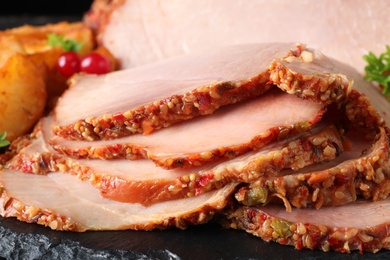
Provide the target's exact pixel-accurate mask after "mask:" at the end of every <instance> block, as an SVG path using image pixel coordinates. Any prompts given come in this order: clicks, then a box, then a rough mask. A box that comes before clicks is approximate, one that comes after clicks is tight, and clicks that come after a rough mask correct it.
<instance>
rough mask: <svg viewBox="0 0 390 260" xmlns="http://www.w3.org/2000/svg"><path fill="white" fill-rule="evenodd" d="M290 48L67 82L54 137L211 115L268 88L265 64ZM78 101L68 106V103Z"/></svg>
mask: <svg viewBox="0 0 390 260" xmlns="http://www.w3.org/2000/svg"><path fill="white" fill-rule="evenodd" d="M292 48H295V44H291V43H272V44H248V45H246V46H242V47H239V48H237V47H231V46H229V47H225V48H220V49H218V50H214V51H213V52H207V53H199V54H193V55H188V56H185V57H181V58H177V59H172V60H169V61H164V62H160V63H157V64H152V65H148V66H143V67H139V68H135V69H130V70H121V71H116V72H113V73H109V74H106V75H100V76H91V75H83V76H78V77H76V78H73V80H72V82H71V84H70V85H71V86H70V88H69V90H68V91H66V92H65V93H64V95H62V97H61V98H60V99H59V101H58V104H57V105H56V107H55V113H56V114H55V117H56V124H55V125H54V130H55V132H56V133H57V134H58V135H60V136H63V137H66V138H71V139H79V140H89V141H90V140H97V139H113V138H118V137H123V136H128V135H131V134H133V133H144V134H148V133H150V132H152V131H153V130H155V129H159V128H161V127H167V126H169V125H171V124H173V123H176V122H179V121H183V120H186V119H191V118H193V117H196V116H198V115H206V114H211V113H213V112H214V111H215V110H217V109H218V108H219V107H221V106H223V105H227V104H234V103H236V102H239V101H241V100H246V99H250V98H253V97H256V96H258V95H260V94H262V93H263V92H264V91H266V90H267V89H268V88H269V84H268V79H269V77H268V65H269V63H270V62H271V61H272V60H273V59H274V58H276V57H279V56H284V55H286V54H287V53H288V51H289V50H290V49H292ZM80 99H81V100H84V102H74V100H80Z"/></svg>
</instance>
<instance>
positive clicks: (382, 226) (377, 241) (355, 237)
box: [219, 199, 390, 253]
mask: <svg viewBox="0 0 390 260" xmlns="http://www.w3.org/2000/svg"><path fill="white" fill-rule="evenodd" d="M389 215H390V199H386V200H381V201H377V202H369V201H366V200H359V201H357V202H355V203H350V204H347V205H344V206H340V207H326V208H322V209H321V210H316V209H312V208H305V209H294V210H293V211H292V212H286V211H285V209H284V207H283V206H280V205H268V206H267V207H259V206H257V207H248V206H242V207H238V208H232V209H229V210H227V211H226V212H224V215H223V217H222V218H220V220H219V221H220V223H222V225H224V226H225V227H227V228H234V229H242V230H245V231H246V232H248V233H250V234H252V235H255V236H258V237H261V238H262V239H263V240H265V241H275V242H277V243H280V244H282V245H291V246H294V247H295V248H296V249H304V248H306V249H319V250H323V251H330V250H335V251H338V252H342V253H350V252H352V251H354V250H358V251H360V252H361V253H362V252H373V253H377V252H378V251H380V250H382V249H386V250H389V249H390V247H389V242H388V241H389V232H388V230H389V227H390V226H389V225H390V224H389V223H390V220H389Z"/></svg>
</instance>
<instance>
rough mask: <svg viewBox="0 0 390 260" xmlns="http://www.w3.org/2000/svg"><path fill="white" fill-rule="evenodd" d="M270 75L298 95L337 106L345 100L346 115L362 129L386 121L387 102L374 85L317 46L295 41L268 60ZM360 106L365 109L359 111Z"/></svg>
mask: <svg viewBox="0 0 390 260" xmlns="http://www.w3.org/2000/svg"><path fill="white" fill-rule="evenodd" d="M270 79H271V81H272V82H273V83H274V84H276V85H278V87H279V88H280V89H283V90H284V91H286V92H287V93H290V94H295V95H297V96H299V97H301V98H305V99H309V100H313V101H315V102H324V103H327V104H329V103H332V102H335V103H337V104H338V105H339V106H341V104H345V107H346V108H345V109H346V112H345V113H346V114H347V116H348V119H349V120H350V121H352V122H353V123H354V124H355V125H356V126H358V127H362V126H363V128H365V129H366V130H370V129H371V130H373V129H375V128H377V127H378V126H384V124H385V123H384V121H386V122H387V123H388V124H389V122H390V114H389V113H387V110H388V109H387V107H388V102H387V101H386V99H385V98H383V96H382V95H381V94H380V93H379V91H378V89H376V88H375V87H374V86H372V84H371V83H369V82H367V81H366V80H365V79H364V78H363V77H362V75H360V74H359V73H358V72H357V70H356V69H354V68H353V67H351V66H349V65H347V64H345V63H342V62H340V61H337V60H335V59H332V58H329V57H328V56H326V55H324V54H323V53H321V52H319V51H318V50H315V49H310V48H305V47H301V48H299V45H298V48H296V49H294V50H293V51H291V52H289V54H288V55H286V56H285V57H282V58H278V59H275V60H274V61H273V62H272V64H271V65H270ZM368 97H369V98H370V99H371V100H369V99H368ZM362 110H366V111H367V112H365V113H362V112H361V111H362ZM384 119H385V120H384ZM388 126H389V125H388ZM367 128H368V129H367Z"/></svg>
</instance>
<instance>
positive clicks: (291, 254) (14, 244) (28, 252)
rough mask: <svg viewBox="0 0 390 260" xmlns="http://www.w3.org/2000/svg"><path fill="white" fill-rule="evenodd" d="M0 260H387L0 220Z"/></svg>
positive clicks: (216, 229) (33, 19)
mask: <svg viewBox="0 0 390 260" xmlns="http://www.w3.org/2000/svg"><path fill="white" fill-rule="evenodd" d="M79 19H80V16H29V15H22V16H0V30H3V29H6V28H11V27H15V26H19V25H23V24H31V25H43V24H45V23H48V22H57V21H64V20H67V21H78V20H79ZM0 257H2V258H5V259H12V260H14V259H58V260H62V259H83V260H89V259H91V260H92V259H93V260H95V259H110V260H116V259H162V260H164V259H167V260H168V259H170V260H177V259H202V260H205V259H248V260H249V259H273V260H284V259H286V260H287V259H303V260H339V259H340V260H344V259H347V260H349V259H350V260H358V259H364V260H366V259H381V260H383V259H390V251H380V252H378V253H376V254H370V253H365V254H363V255H361V254H359V253H358V252H354V253H351V254H341V253H337V252H327V253H324V252H321V251H312V250H295V249H294V248H293V247H290V246H282V245H279V244H277V243H267V242H264V241H262V240H261V239H260V238H257V237H254V236H252V235H250V234H247V233H245V232H244V231H240V230H226V229H223V228H221V227H220V226H217V225H211V224H209V225H202V226H196V227H190V228H189V229H187V230H178V229H168V230H164V231H149V232H147V231H133V230H128V231H109V232H103V231H101V232H85V233H72V232H59V231H53V230H51V229H50V228H45V227H43V226H39V225H36V224H28V223H24V222H20V221H18V220H16V219H14V218H7V219H5V218H1V217H0Z"/></svg>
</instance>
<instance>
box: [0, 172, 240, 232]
mask: <svg viewBox="0 0 390 260" xmlns="http://www.w3.org/2000/svg"><path fill="white" fill-rule="evenodd" d="M0 185H1V192H2V193H1V196H0V205H1V207H0V214H1V215H2V216H3V217H16V218H18V219H19V220H21V221H25V222H29V223H37V224H41V225H45V226H49V227H50V228H52V229H54V230H67V231H78V232H82V231H86V230H123V229H135V230H152V229H164V228H167V227H170V226H175V227H177V228H186V227H187V226H188V225H195V224H202V223H206V222H208V221H209V220H210V219H211V218H212V217H213V215H214V214H215V212H218V211H220V210H222V209H223V208H224V207H225V206H226V203H227V201H228V199H229V194H231V192H232V191H233V188H234V186H235V185H236V184H234V183H231V184H229V185H226V186H225V187H223V188H221V189H218V190H215V191H212V192H209V193H205V194H203V195H201V196H197V197H192V198H186V199H181V200H174V201H172V202H162V203H156V204H154V205H151V206H148V207H145V206H142V205H140V204H137V203H134V204H131V203H122V202H116V201H113V200H108V199H105V198H102V197H101V196H100V195H99V194H98V191H97V190H96V189H94V188H93V187H92V185H90V184H89V183H88V182H83V181H80V180H77V179H76V177H75V176H72V175H69V174H63V173H50V174H48V175H36V174H27V173H22V172H17V171H16V172H15V171H11V170H3V171H2V174H1V175H0Z"/></svg>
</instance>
